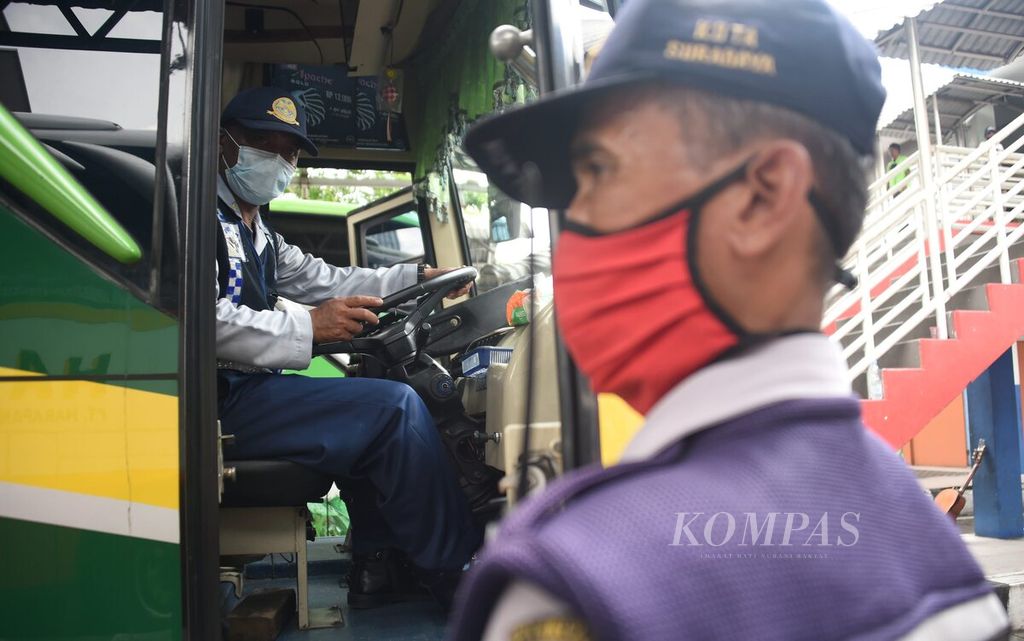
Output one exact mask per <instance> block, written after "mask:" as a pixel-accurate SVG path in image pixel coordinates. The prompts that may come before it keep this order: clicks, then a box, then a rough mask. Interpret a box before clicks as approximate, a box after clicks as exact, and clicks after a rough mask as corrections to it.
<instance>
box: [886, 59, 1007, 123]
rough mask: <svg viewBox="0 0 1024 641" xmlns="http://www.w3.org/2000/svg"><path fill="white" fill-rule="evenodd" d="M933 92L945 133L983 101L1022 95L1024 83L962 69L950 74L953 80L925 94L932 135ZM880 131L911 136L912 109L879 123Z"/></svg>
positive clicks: (987, 101)
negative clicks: (968, 72)
mask: <svg viewBox="0 0 1024 641" xmlns="http://www.w3.org/2000/svg"><path fill="white" fill-rule="evenodd" d="M932 96H938V98H939V120H940V121H941V122H942V131H943V133H945V132H948V131H950V130H952V129H953V128H954V127H956V126H957V125H959V124H960V123H961V122H963V120H964V119H965V118H967V117H968V116H970V115H972V114H974V112H976V111H977V110H978V109H979V108H980V107H982V106H983V105H986V104H991V103H993V102H998V101H999V100H1000V99H1002V98H1003V97H1005V96H1024V83H1020V82H1014V81H1012V80H1002V79H999V78H992V77H990V76H975V75H972V74H963V73H961V74H957V75H955V76H953V79H952V80H950V81H949V82H948V83H946V84H945V85H943V86H941V87H939V88H938V89H937V90H935V92H933V93H932V94H931V95H930V96H929V97H928V125H929V127H930V129H931V132H932V134H933V135H934V133H935V123H934V122H932V121H933V120H934V118H933V117H932V114H933V113H934V111H933V108H932ZM879 132H880V133H881V135H882V136H884V137H890V138H900V137H904V136H913V135H914V133H915V132H914V110H913V109H912V108H911V109H907V110H906V111H904V112H903V113H901V114H900V115H899V116H897V117H896V118H895V119H894V120H892V121H891V122H889V123H887V124H886V125H885V126H883V127H879Z"/></svg>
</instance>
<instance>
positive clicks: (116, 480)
mask: <svg viewBox="0 0 1024 641" xmlns="http://www.w3.org/2000/svg"><path fill="white" fill-rule="evenodd" d="M31 374H32V372H25V371H21V370H13V369H6V368H0V376H26V375H31ZM0 481H6V482H8V483H19V484H22V485H30V486H35V487H40V488H49V489H53V490H64V491H68V492H76V493H79V494H89V495H92V496H99V497H105V498H111V499H119V500H124V501H131V502H133V503H143V504H147V505H153V506H157V507H167V508H174V509H177V507H178V399H177V398H176V397H174V396H168V395H166V394H157V393H154V392H147V391H143V390H135V389H129V388H126V387H122V386H118V385H107V384H104V383H94V382H90V381H42V380H41V381H40V382H38V383H37V382H34V381H33V382H30V381H18V382H0Z"/></svg>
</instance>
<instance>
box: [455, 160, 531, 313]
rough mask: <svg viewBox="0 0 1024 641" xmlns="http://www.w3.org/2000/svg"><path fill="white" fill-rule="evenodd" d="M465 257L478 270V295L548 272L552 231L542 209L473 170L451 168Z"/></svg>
mask: <svg viewBox="0 0 1024 641" xmlns="http://www.w3.org/2000/svg"><path fill="white" fill-rule="evenodd" d="M454 174H455V184H456V186H457V187H458V191H459V202H460V204H461V205H462V220H463V224H464V226H465V229H466V239H467V241H468V244H469V254H470V258H471V260H472V262H473V266H474V267H476V268H477V269H478V270H479V271H480V276H479V277H478V278H477V291H478V292H479V293H483V292H486V291H488V290H491V289H494V288H495V287H498V286H500V285H504V284H506V283H510V282H513V281H517V280H521V279H523V278H526V277H528V276H529V275H530V253H531V252H532V253H533V270H534V273H535V274H544V275H549V274H550V273H551V232H550V227H549V224H548V212H547V210H546V209H532V208H530V207H529V206H527V205H524V204H523V203H520V202H518V201H515V200H512V199H511V198H509V197H508V196H506V195H505V194H503V193H502V192H500V191H498V190H497V189H496V188H494V187H492V186H490V184H489V183H488V181H487V176H486V175H484V174H483V173H481V172H479V171H476V170H475V169H455V170H454Z"/></svg>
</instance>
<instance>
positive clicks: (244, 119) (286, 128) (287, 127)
mask: <svg viewBox="0 0 1024 641" xmlns="http://www.w3.org/2000/svg"><path fill="white" fill-rule="evenodd" d="M230 122H237V123H238V124H240V125H242V126H243V127H245V128H247V129H259V130H261V131H283V132H284V133H287V134H292V135H293V136H295V137H296V138H298V139H299V145H300V146H301V147H302V149H303V151H305V152H307V153H309V154H310V155H313V156H315V155H317V153H318V151H317V148H316V145H314V144H313V141H312V140H310V139H309V136H308V135H307V133H306V109H305V108H304V107H303V106H302V103H301V102H300V101H298V100H296V99H295V96H293V95H292V94H290V93H289V92H288V90H287V89H279V88H277V87H257V88H255V89H246V90H245V91H242V92H241V93H239V94H238V95H237V96H235V97H234V98H232V99H231V102H229V103H228V106H227V107H225V108H224V113H223V114H221V116H220V124H221V125H226V124H228V123H230Z"/></svg>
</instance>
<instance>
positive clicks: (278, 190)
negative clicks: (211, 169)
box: [224, 131, 295, 205]
mask: <svg viewBox="0 0 1024 641" xmlns="http://www.w3.org/2000/svg"><path fill="white" fill-rule="evenodd" d="M224 133H226V134H227V136H228V138H231V142H233V143H235V145H237V146H238V162H236V163H235V166H234V167H228V168H227V169H226V170H225V171H224V178H225V179H227V181H228V186H229V187H231V191H233V192H235V195H236V196H238V197H239V198H241V199H242V200H244V201H246V202H248V203H252V204H253V205H266V204H267V203H269V202H270V201H271V200H274V199H275V198H277V197H278V196H280V195H281V194H283V193H284V190H285V189H287V188H288V183H290V182H291V181H292V176H294V175H295V165H293V164H291V163H290V162H288V161H287V160H285V159H284V158H282V157H281V156H280V155H279V154H275V153H273V152H271V151H263V150H262V149H256V148H255V147H249V146H248V145H239V144H238V142H236V141H235V139H234V137H232V136H231V134H230V133H228V132H226V131H225V132H224Z"/></svg>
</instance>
